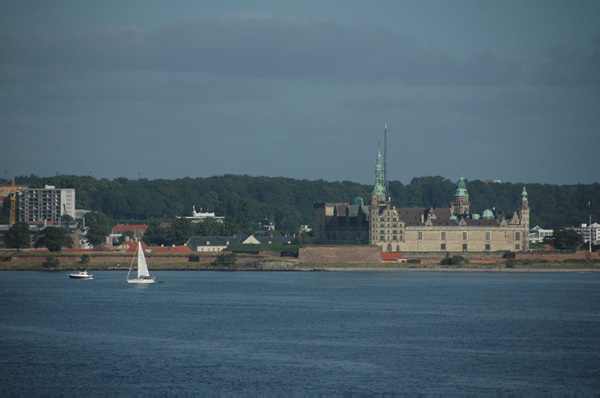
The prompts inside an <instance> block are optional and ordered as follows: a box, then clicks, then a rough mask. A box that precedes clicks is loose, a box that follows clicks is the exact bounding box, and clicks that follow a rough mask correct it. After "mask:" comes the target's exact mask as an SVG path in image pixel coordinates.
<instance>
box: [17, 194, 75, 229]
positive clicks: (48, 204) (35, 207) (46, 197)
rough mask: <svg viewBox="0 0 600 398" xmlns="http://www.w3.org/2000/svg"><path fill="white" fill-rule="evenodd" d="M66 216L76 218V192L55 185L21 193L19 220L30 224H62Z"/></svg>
mask: <svg viewBox="0 0 600 398" xmlns="http://www.w3.org/2000/svg"><path fill="white" fill-rule="evenodd" d="M65 214H68V215H70V216H71V217H73V218H75V190H74V189H61V188H56V187H55V186H53V185H46V186H45V187H44V188H29V189H25V190H23V191H22V192H21V197H20V200H19V220H20V221H25V222H29V223H39V222H52V223H57V222H60V220H61V217H62V216H63V215H65Z"/></svg>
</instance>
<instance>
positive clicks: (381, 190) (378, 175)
mask: <svg viewBox="0 0 600 398" xmlns="http://www.w3.org/2000/svg"><path fill="white" fill-rule="evenodd" d="M373 189H374V191H375V195H385V175H384V173H383V162H382V160H381V150H380V149H378V150H377V163H376V165H375V187H374V188H373Z"/></svg>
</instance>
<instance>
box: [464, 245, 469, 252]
mask: <svg viewBox="0 0 600 398" xmlns="http://www.w3.org/2000/svg"><path fill="white" fill-rule="evenodd" d="M468 248H469V247H468V246H467V244H466V243H463V251H464V252H466V251H467V249H468Z"/></svg>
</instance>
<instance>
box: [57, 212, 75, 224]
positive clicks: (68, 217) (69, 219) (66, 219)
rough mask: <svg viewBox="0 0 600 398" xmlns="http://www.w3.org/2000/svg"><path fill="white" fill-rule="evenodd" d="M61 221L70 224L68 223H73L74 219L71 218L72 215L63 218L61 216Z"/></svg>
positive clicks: (65, 215) (64, 215)
mask: <svg viewBox="0 0 600 398" xmlns="http://www.w3.org/2000/svg"><path fill="white" fill-rule="evenodd" d="M60 219H61V221H62V222H64V223H68V222H71V221H73V217H71V215H70V214H63V215H62V216H60Z"/></svg>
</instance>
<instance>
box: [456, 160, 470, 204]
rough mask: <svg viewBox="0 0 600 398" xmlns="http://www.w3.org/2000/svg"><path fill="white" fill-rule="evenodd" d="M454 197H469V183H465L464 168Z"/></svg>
mask: <svg viewBox="0 0 600 398" xmlns="http://www.w3.org/2000/svg"><path fill="white" fill-rule="evenodd" d="M454 196H467V197H468V196H469V192H468V191H467V182H466V181H465V176H464V175H463V170H462V167H461V168H460V177H459V178H458V183H457V187H456V193H455V194H454Z"/></svg>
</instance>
